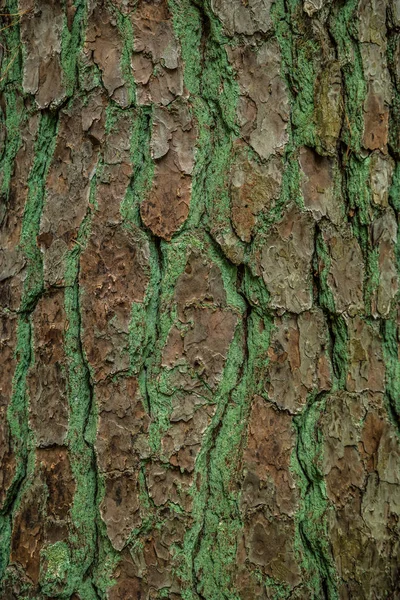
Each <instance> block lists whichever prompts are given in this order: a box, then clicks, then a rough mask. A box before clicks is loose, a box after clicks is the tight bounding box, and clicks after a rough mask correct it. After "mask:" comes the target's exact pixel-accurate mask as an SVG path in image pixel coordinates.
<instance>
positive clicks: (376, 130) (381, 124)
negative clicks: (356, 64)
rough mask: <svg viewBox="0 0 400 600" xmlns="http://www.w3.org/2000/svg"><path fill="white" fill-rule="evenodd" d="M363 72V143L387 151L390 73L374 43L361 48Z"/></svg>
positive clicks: (382, 52)
mask: <svg viewBox="0 0 400 600" xmlns="http://www.w3.org/2000/svg"><path fill="white" fill-rule="evenodd" d="M361 53H362V58H363V63H364V64H365V68H364V73H365V76H366V78H367V81H368V84H367V85H368V92H367V98H366V100H365V103H364V112H365V115H364V137H363V144H364V147H365V148H367V149H368V150H381V151H383V152H386V151H387V142H388V135H389V104H390V103H391V85H390V75H389V71H388V69H387V67H386V56H385V54H384V51H383V50H380V49H379V48H378V47H377V46H375V45H374V44H366V45H365V46H362V48H361Z"/></svg>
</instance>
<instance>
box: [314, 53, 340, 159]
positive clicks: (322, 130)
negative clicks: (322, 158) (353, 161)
mask: <svg viewBox="0 0 400 600" xmlns="http://www.w3.org/2000/svg"><path fill="white" fill-rule="evenodd" d="M314 96H315V109H314V117H315V126H316V133H317V136H318V143H319V145H320V146H321V149H322V150H323V151H325V152H327V153H328V154H330V155H334V154H336V151H337V144H338V140H339V136H340V130H341V128H342V120H343V97H342V74H341V71H340V64H339V62H337V61H332V62H330V63H328V64H327V65H325V66H324V67H323V68H322V69H321V72H320V73H319V75H318V77H317V80H316V83H315V92H314Z"/></svg>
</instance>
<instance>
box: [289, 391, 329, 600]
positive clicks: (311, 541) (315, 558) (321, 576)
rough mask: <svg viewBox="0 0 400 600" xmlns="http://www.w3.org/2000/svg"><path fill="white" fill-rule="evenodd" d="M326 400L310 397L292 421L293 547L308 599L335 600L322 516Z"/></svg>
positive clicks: (325, 506) (323, 397) (321, 397)
mask: <svg viewBox="0 0 400 600" xmlns="http://www.w3.org/2000/svg"><path fill="white" fill-rule="evenodd" d="M325 402H326V397H325V395H324V394H321V395H319V396H316V395H312V396H310V398H309V399H308V404H307V407H306V408H305V410H304V411H303V413H302V414H301V415H298V416H296V417H294V419H293V422H294V426H295V429H296V433H297V447H296V453H295V454H294V455H293V456H292V469H293V471H294V472H295V473H296V474H297V478H298V483H299V488H300V496H301V500H302V502H301V506H300V510H299V511H298V512H297V513H296V517H295V520H296V528H297V532H296V538H295V546H296V548H297V551H298V553H299V558H300V557H301V558H302V565H303V567H304V568H305V570H306V571H307V573H308V581H306V585H308V588H309V594H310V596H309V597H310V598H312V599H313V600H319V598H325V597H327V598H329V599H330V600H335V599H337V598H338V597H339V596H338V592H337V576H336V572H335V568H334V564H333V559H332V556H331V551H330V547H329V542H328V532H327V523H326V515H327V510H328V502H327V495H326V487H325V480H324V476H323V472H322V456H323V440H322V437H321V434H320V433H319V430H318V421H319V419H320V416H321V413H322V412H323V410H324V406H325Z"/></svg>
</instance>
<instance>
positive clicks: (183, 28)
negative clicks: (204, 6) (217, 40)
mask: <svg viewBox="0 0 400 600" xmlns="http://www.w3.org/2000/svg"><path fill="white" fill-rule="evenodd" d="M168 5H169V7H170V10H171V13H172V16H173V24H174V31H175V35H176V37H177V38H178V39H179V40H180V43H181V48H182V59H183V62H184V82H185V85H186V87H187V89H188V90H189V92H190V93H191V94H192V95H195V96H198V95H199V93H200V80H201V57H200V43H201V36H202V22H201V13H200V11H199V9H198V8H197V7H196V6H194V5H193V4H192V2H191V1H190V0H180V1H177V0H169V1H168Z"/></svg>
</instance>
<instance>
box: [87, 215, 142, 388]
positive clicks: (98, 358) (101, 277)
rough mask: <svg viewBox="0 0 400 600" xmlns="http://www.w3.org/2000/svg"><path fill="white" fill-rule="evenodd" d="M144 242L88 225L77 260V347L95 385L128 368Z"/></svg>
mask: <svg viewBox="0 0 400 600" xmlns="http://www.w3.org/2000/svg"><path fill="white" fill-rule="evenodd" d="M148 258H149V250H148V245H147V242H144V241H143V240H142V239H141V238H140V237H137V238H136V237H135V235H134V234H133V233H131V232H129V231H128V230H126V229H124V228H123V227H122V226H114V227H113V226H107V225H105V226H101V225H94V226H93V228H92V235H91V237H90V240H89V242H88V245H87V248H86V249H85V251H84V252H83V253H82V255H81V271H80V285H81V286H82V289H83V293H82V324H83V346H84V349H85V352H86V355H87V359H88V362H89V364H90V366H91V368H92V369H93V371H94V378H95V380H96V381H99V380H100V379H104V378H105V377H107V376H108V375H111V374H115V373H118V372H121V371H126V370H127V369H128V368H129V365H130V357H129V324H130V320H131V310H132V309H131V307H132V303H133V302H142V301H143V298H144V294H145V291H146V286H147V283H148V280H149V273H148Z"/></svg>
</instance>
